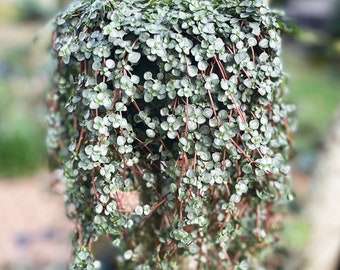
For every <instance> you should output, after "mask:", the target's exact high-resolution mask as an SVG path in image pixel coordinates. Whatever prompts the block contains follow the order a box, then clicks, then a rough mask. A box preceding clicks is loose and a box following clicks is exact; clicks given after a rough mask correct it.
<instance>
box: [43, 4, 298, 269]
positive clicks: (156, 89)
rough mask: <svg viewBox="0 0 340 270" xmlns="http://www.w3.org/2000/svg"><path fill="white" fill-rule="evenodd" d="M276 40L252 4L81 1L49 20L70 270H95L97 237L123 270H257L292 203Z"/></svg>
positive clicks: (54, 149)
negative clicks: (71, 230) (192, 267)
mask: <svg viewBox="0 0 340 270" xmlns="http://www.w3.org/2000/svg"><path fill="white" fill-rule="evenodd" d="M283 29H284V24H283V23H282V21H281V19H280V16H279V15H278V14H276V13H275V12H274V11H272V10H270V9H269V8H268V7H267V6H266V5H264V4H263V3H262V2H261V1H257V0H245V1H237V0H228V1H217V0H215V1H208V0H204V1H201V0H200V1H199V0H190V1H189V0H168V1H152V0H149V1H145V0H129V1H127V0H120V1H118V0H117V1H116V0H112V1H111V0H97V1H77V2H75V3H73V4H72V5H70V6H69V7H68V8H67V9H66V10H65V11H64V12H62V13H60V14H58V15H57V16H56V18H55V20H54V35H53V49H52V54H53V57H54V59H55V60H56V68H55V73H54V75H53V78H54V88H53V89H52V90H51V92H50V95H49V103H48V104H49V109H50V113H49V116H48V123H49V129H48V136H47V143H48V146H49V149H50V153H51V155H53V156H54V157H55V160H56V162H57V164H58V166H59V167H60V168H62V169H63V171H64V177H63V181H64V182H65V185H66V188H67V189H66V195H67V201H66V206H67V213H68V216H69V218H70V219H72V220H74V222H75V227H76V233H75V235H74V239H73V244H74V260H73V262H72V263H71V264H70V269H96V268H97V267H98V263H96V262H94V259H93V256H92V254H91V243H92V241H94V240H95V239H96V238H97V237H99V236H100V235H107V236H108V237H110V239H111V240H112V243H113V244H114V245H115V246H116V247H117V249H118V250H119V252H120V255H119V256H118V265H120V266H121V268H122V269H178V265H179V264H180V262H181V261H182V260H184V259H185V258H190V259H191V260H192V261H195V260H196V261H197V266H196V267H197V269H249V268H252V267H255V265H256V264H260V262H261V259H259V258H260V256H262V255H260V254H263V253H266V252H267V251H268V250H269V249H270V248H271V247H272V245H273V244H274V243H275V242H276V236H275V229H276V228H275V226H276V223H275V219H274V217H275V212H276V209H277V208H278V206H279V205H280V204H281V203H282V202H285V201H287V200H289V199H290V198H291V193H290V189H289V181H288V178H289V177H288V172H289V166H288V165H287V162H288V160H289V150H290V142H291V135H290V130H289V123H290V118H289V114H290V112H291V111H292V109H293V108H292V106H291V105H288V104H286V103H285V101H284V99H285V95H286V86H285V75H284V73H283V71H282V62H281V37H280V35H281V31H282V30H283ZM132 198H137V199H135V200H132ZM262 261H263V260H262ZM218 267H219V268H218ZM237 267H238V268H237ZM181 269H185V268H181Z"/></svg>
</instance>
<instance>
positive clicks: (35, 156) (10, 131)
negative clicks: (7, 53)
mask: <svg viewBox="0 0 340 270" xmlns="http://www.w3.org/2000/svg"><path fill="white" fill-rule="evenodd" d="M6 79H8V77H6ZM13 96H14V95H13V89H12V87H11V85H10V83H8V82H6V81H5V80H4V81H3V82H1V83H0V134H1V136H0V176H2V177H4V176H6V177H8V176H18V175H23V174H27V173H32V172H33V171H34V170H36V169H38V168H40V167H41V164H43V163H45V157H46V150H45V147H44V144H42V143H41V142H43V141H44V131H43V128H42V126H41V124H39V123H38V121H34V120H32V114H31V113H30V112H27V110H26V111H25V115H21V113H20V110H18V106H19V104H18V103H20V100H19V99H16V100H15V99H14V97H13ZM20 105H21V104H20Z"/></svg>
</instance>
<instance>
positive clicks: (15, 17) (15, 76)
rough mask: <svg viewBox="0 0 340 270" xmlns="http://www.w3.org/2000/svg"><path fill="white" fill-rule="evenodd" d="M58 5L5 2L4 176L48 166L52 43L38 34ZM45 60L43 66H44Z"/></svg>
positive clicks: (0, 11) (1, 79)
mask: <svg viewBox="0 0 340 270" xmlns="http://www.w3.org/2000/svg"><path fill="white" fill-rule="evenodd" d="M57 8H58V3H57V2H56V1H54V0H50V1H46V0H44V1H42V0H23V1H22V0H20V1H17V0H13V1H10V0H5V1H2V2H1V3H0V21H1V25H0V176H2V177H3V176H19V175H23V174H28V173H33V172H34V171H36V170H38V169H41V168H42V167H44V166H45V164H46V162H45V146H44V144H45V143H44V142H45V135H44V124H43V118H44V107H43V102H42V101H43V100H44V91H45V90H46V86H47V85H48V73H47V72H45V71H44V70H48V68H49V67H48V62H47V61H45V58H46V55H47V47H46V50H45V51H44V49H45V48H43V46H42V45H40V46H38V49H34V48H35V46H36V45H37V44H35V43H34V38H35V37H36V36H37V35H39V31H40V32H41V31H42V29H43V28H42V25H43V24H44V23H45V22H46V21H47V20H48V18H49V17H50V16H51V14H53V13H54V12H55V11H56V9H57ZM41 63H43V66H42V65H41Z"/></svg>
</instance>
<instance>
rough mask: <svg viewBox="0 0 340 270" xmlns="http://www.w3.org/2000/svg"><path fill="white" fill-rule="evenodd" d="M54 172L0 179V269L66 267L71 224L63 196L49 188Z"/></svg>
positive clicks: (38, 269) (69, 246) (37, 269)
mask: <svg viewBox="0 0 340 270" xmlns="http://www.w3.org/2000/svg"><path fill="white" fill-rule="evenodd" d="M52 180H53V175H52V174H49V173H47V172H41V173H39V174H38V175H34V176H33V177H25V178H22V179H15V180H14V179H1V181H0V191H1V196H0V213H1V219H0V233H1V237H0V254H1V256H0V269H1V270H5V269H32V270H33V269H34V270H40V269H56V270H57V269H58V270H61V269H65V268H66V263H67V261H68V259H69V256H70V249H71V245H70V237H71V231H72V224H71V223H70V222H69V221H68V220H67V219H66V217H65V212H64V199H63V197H62V196H61V195H58V194H56V193H54V192H53V191H52V190H51V189H50V184H51V182H52Z"/></svg>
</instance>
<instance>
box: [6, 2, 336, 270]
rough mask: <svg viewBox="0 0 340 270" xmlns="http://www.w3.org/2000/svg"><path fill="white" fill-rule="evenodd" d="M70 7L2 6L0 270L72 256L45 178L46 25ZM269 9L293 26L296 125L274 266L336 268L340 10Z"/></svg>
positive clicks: (289, 54)
mask: <svg viewBox="0 0 340 270" xmlns="http://www.w3.org/2000/svg"><path fill="white" fill-rule="evenodd" d="M69 2H70V1H69V0H59V1H58V0H1V2H0V190H1V196H0V211H1V219H0V233H1V235H2V236H1V238H0V269H1V270H3V269H25V270H26V269H65V268H66V264H67V260H68V258H69V254H70V244H69V242H70V235H71V228H72V224H70V222H69V221H67V220H66V218H65V216H64V205H63V198H62V195H60V193H61V192H59V191H60V190H58V187H57V190H56V189H54V190H52V189H51V188H50V186H51V184H52V183H53V182H54V180H55V179H56V177H57V176H56V175H55V174H53V173H49V172H48V168H47V160H46V150H45V145H44V144H45V138H44V136H45V135H44V128H45V126H44V115H45V108H44V99H45V95H46V92H47V91H48V88H49V84H50V74H51V72H52V70H51V66H50V64H49V63H50V62H49V57H48V51H49V41H50V29H49V26H48V21H49V19H50V18H51V17H52V16H53V15H54V14H55V13H56V12H57V11H58V10H60V9H61V8H62V7H64V6H65V5H66V4H67V3H69ZM271 6H273V7H275V8H279V9H281V10H285V13H286V16H287V18H289V20H290V21H291V22H294V23H295V24H296V26H297V29H295V27H293V26H292V29H295V31H294V32H293V33H292V34H290V35H285V37H284V46H283V57H284V65H285V70H286V72H287V73H288V74H289V85H290V94H289V100H290V102H292V103H294V104H296V106H297V110H296V118H297V122H298V129H297V132H296V133H295V136H294V137H295V142H294V151H295V156H294V159H293V161H292V172H293V173H292V175H293V177H292V185H293V189H294V191H295V193H296V200H295V201H294V202H293V203H292V204H291V205H290V206H289V212H287V214H286V215H285V217H284V220H285V222H284V229H283V235H282V241H281V243H282V244H281V246H280V247H279V249H278V251H277V252H278V254H279V256H278V258H277V261H276V262H273V263H272V264H273V265H275V264H276V265H277V267H276V269H286V270H293V269H294V270H299V269H323V270H335V269H340V268H337V267H339V266H338V261H339V250H340V224H339V223H340V217H339V213H340V211H339V210H338V209H337V207H338V205H339V203H340V199H339V198H340V196H339V194H340V189H339V185H340V172H338V170H339V169H340V164H339V159H340V115H339V114H338V117H336V112H337V111H339V110H340V72H339V69H340V2H339V1H338V0H272V1H271ZM338 152H339V153H338ZM337 155H339V157H338V158H337ZM338 167H339V168H338ZM337 192H338V193H337ZM305 259H306V260H307V261H308V262H309V263H308V264H304V260H305ZM320 265H321V267H320Z"/></svg>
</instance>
